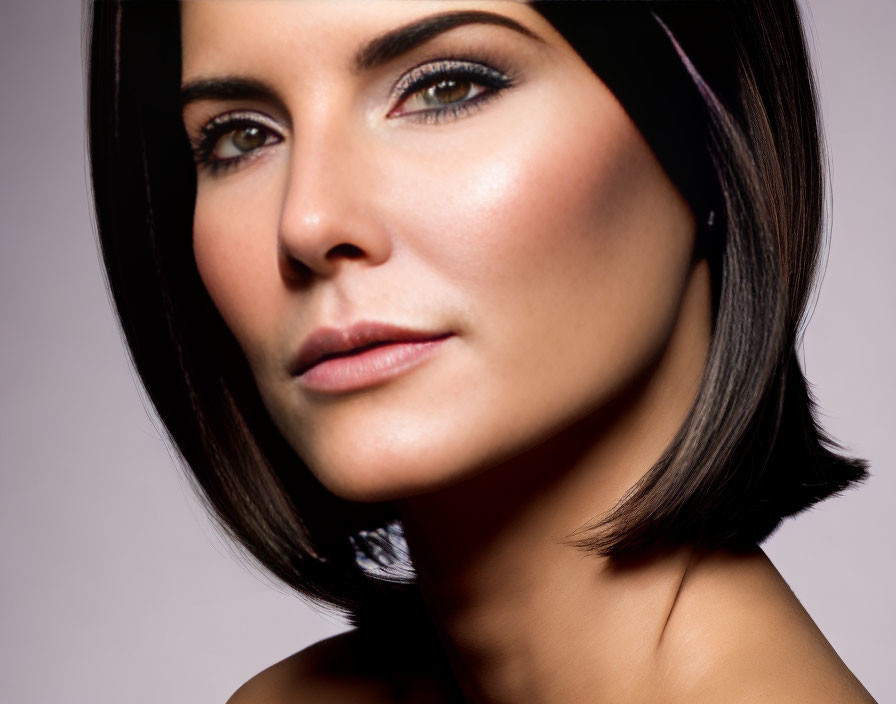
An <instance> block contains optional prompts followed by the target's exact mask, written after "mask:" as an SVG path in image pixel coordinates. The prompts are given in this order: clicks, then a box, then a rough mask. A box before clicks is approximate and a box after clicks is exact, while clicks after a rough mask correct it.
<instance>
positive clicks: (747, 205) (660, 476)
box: [89, 0, 866, 623]
mask: <svg viewBox="0 0 896 704" xmlns="http://www.w3.org/2000/svg"><path fill="white" fill-rule="evenodd" d="M686 4H687V5H688V10H687V12H682V11H681V7H682V6H683V5H684V3H669V2H656V3H647V2H637V3H632V2H630V3H621V4H620V3H605V2H590V3H589V2H574V3H535V6H536V9H538V10H539V11H541V12H543V13H544V15H545V17H547V18H548V19H549V20H550V21H552V22H553V23H554V24H555V26H556V27H558V29H559V30H560V31H561V33H563V34H564V36H565V37H567V39H568V40H569V41H570V43H571V44H572V45H573V47H574V48H575V49H576V50H577V51H579V53H580V54H581V55H582V56H583V57H584V58H585V59H586V60H589V57H590V48H593V46H594V42H595V41H596V40H595V38H594V37H593V36H592V35H589V33H588V31H586V29H587V28H588V27H595V26H603V27H607V26H612V21H614V17H615V18H616V21H623V20H624V18H625V17H637V16H640V17H642V18H646V20H645V21H649V22H650V23H652V24H651V26H653V27H654V28H655V29H656V28H659V29H660V30H661V31H662V33H663V41H668V42H669V43H670V44H669V46H672V47H673V48H674V49H675V51H676V52H679V51H680V52H681V56H682V64H681V65H682V66H683V67H684V68H685V69H686V71H687V75H688V76H689V80H690V87H691V89H692V90H694V91H696V93H695V94H696V95H697V96H698V98H699V110H700V112H701V120H700V122H699V124H700V125H701V128H700V129H701V131H700V140H701V149H702V150H703V151H705V154H706V155H707V159H708V161H707V163H709V164H710V168H711V182H712V183H711V185H710V186H708V187H707V189H708V190H706V197H707V200H708V201H709V202H711V203H712V204H713V207H714V211H713V212H714V216H713V219H714V224H713V226H712V227H711V228H706V231H705V232H702V234H701V236H702V237H703V238H704V244H703V246H705V248H706V250H705V251H706V256H707V257H708V259H709V262H710V268H711V271H712V278H713V298H714V310H715V321H714V330H713V337H712V342H711V347H710V351H709V356H708V360H707V364H706V368H705V370H704V374H703V379H702V385H701V388H700V391H699V393H698V396H697V398H696V400H695V402H694V405H693V407H692V408H691V411H690V413H689V415H688V416H687V418H686V420H685V421H684V423H683V424H682V426H681V428H680V430H679V432H678V434H677V436H676V437H675V439H674V440H673V441H672V442H671V443H670V445H669V447H668V448H667V450H666V452H665V453H664V455H663V456H662V457H661V458H660V460H659V461H658V462H657V463H656V465H655V466H654V467H652V468H650V469H649V471H647V472H646V473H645V475H644V477H643V478H642V479H641V481H640V482H639V483H638V484H637V485H636V486H635V487H633V489H632V490H631V491H630V492H629V493H628V494H627V495H626V496H625V497H623V499H622V500H621V501H620V503H619V504H618V505H617V506H616V507H615V508H614V509H613V510H612V511H611V512H610V513H609V514H608V515H606V516H604V517H603V518H602V519H601V521H600V522H599V523H598V524H597V525H596V526H592V527H591V528H589V530H588V531H586V532H584V533H582V534H580V535H577V536H574V538H573V542H574V543H575V544H577V545H579V546H580V547H582V548H584V549H587V550H593V551H596V552H599V553H601V554H605V555H609V556H613V557H622V556H625V555H630V554H632V553H635V552H637V551H639V550H642V549H644V548H648V547H650V546H652V545H655V544H657V543H660V542H672V543H684V542H689V543H696V544H701V545H705V546H721V545H725V546H731V547H737V546H743V545H750V544H753V543H755V542H759V541H762V540H763V539H764V538H766V537H767V536H768V535H769V534H770V533H771V532H772V531H773V530H774V529H775V528H776V526H777V525H778V524H779V523H780V521H781V520H782V518H784V517H786V516H789V515H792V514H794V513H797V512H799V511H801V510H803V509H805V508H807V507H808V506H811V505H812V504H814V503H815V502H817V501H819V500H821V499H823V498H825V497H827V496H830V495H832V494H834V493H836V492H839V491H841V490H842V489H844V488H845V487H847V486H848V485H850V484H851V483H852V482H855V481H858V480H861V479H863V478H864V477H865V475H866V472H865V464H864V462H862V461H860V460H855V459H849V458H846V457H843V456H842V455H841V454H839V452H838V448H837V446H836V445H835V444H834V443H833V442H832V441H831V440H830V439H829V438H828V437H826V436H825V435H824V433H823V432H822V431H821V430H820V428H819V426H818V425H817V423H816V421H815V411H814V403H813V400H812V397H811V395H810V393H809V389H808V387H807V383H806V380H805V378H804V376H803V373H802V370H801V369H800V365H799V361H798V359H797V356H796V354H795V345H796V343H797V341H798V340H797V335H798V331H799V326H800V324H801V322H802V317H803V315H804V311H805V307H806V303H807V300H808V297H809V295H810V292H811V287H812V283H813V280H814V276H815V273H816V269H817V266H818V261H819V254H820V249H821V246H822V233H823V230H822V221H823V204H824V192H825V191H824V179H823V176H824V174H823V168H822V165H823V160H822V153H821V140H820V136H819V133H820V131H819V124H818V118H817V110H816V99H815V90H814V86H813V77H812V73H811V69H810V66H809V62H808V58H807V53H806V47H805V43H804V38H803V32H802V27H801V24H800V18H799V14H798V11H797V8H796V5H795V2H794V1H793V0H729V1H728V2H711V3H686ZM676 7H677V8H678V9H676ZM613 13H616V14H615V15H614V14H613ZM639 13H640V15H639ZM625 21H628V20H625ZM583 28H585V29H583ZM695 28H696V31H695ZM707 34H708V35H709V36H710V37H711V38H714V39H715V41H710V42H708V43H707V41H706V36H707ZM696 37H702V39H700V40H699V41H698V40H697V39H696ZM89 42H90V43H89V47H90V48H89V129H90V158H91V170H92V171H91V173H92V179H93V189H94V198H95V205H96V213H97V225H98V229H99V235H100V242H101V247H102V254H103V258H104V261H105V265H106V271H107V276H108V282H109V286H110V288H111V291H112V295H113V297H114V301H115V305H116V307H117V309H118V313H119V316H120V319H121V325H122V329H123V331H124V335H125V338H126V340H127V344H128V347H129V349H130V352H131V355H132V358H133V362H134V365H135V367H136V369H137V371H138V373H139V375H140V378H141V380H142V382H143V384H144V386H145V388H146V390H147V393H148V395H149V398H150V399H151V401H152V403H153V405H154V407H155V409H156V411H157V412H158V414H159V417H160V418H161V420H162V422H163V423H164V425H165V428H166V429H167V431H168V433H169V435H170V439H171V441H172V443H173V444H174V445H175V446H176V447H177V449H178V451H179V452H180V454H181V456H182V457H183V459H184V461H185V463H186V465H187V466H188V467H189V469H190V470H191V473H192V477H193V478H194V479H195V483H196V486H197V488H198V489H199V491H200V493H201V495H202V496H203V497H204V498H205V500H206V502H207V504H208V506H209V508H210V509H211V511H212V513H213V515H215V516H216V518H217V519H218V521H219V522H220V524H221V525H222V526H223V527H224V529H225V530H226V531H227V532H228V533H229V534H230V535H231V536H232V537H233V538H234V539H235V540H236V541H237V542H238V543H239V544H241V545H242V546H244V547H245V549H246V550H247V551H248V552H249V553H250V554H251V555H253V556H254V557H255V558H256V559H257V560H258V561H259V562H260V563H261V564H262V565H264V566H265V567H266V568H267V569H268V570H270V571H271V572H272V573H273V574H275V575H276V576H277V577H279V578H280V579H281V580H283V581H284V582H285V583H286V584H288V585H290V586H291V587H293V588H295V589H296V590H298V591H299V592H300V593H302V594H304V595H305V596H307V597H310V598H312V599H314V600H316V601H317V602H319V603H323V604H327V605H330V606H332V607H335V608H336V609H338V610H341V611H342V612H343V613H345V614H347V615H348V616H350V617H351V618H352V619H353V620H354V621H355V622H356V623H359V622H363V621H364V620H365V618H366V615H367V614H371V613H374V612H376V611H384V610H385V611H388V609H387V608H386V605H387V604H389V603H391V604H394V605H400V604H402V603H410V602H411V601H413V600H414V599H415V598H416V597H415V595H416V591H415V586H414V585H413V584H412V583H407V582H402V581H396V580H394V579H391V578H386V577H383V576H382V575H381V574H378V573H377V571H376V570H375V569H371V565H374V566H376V565H379V566H381V567H384V568H388V567H389V566H390V565H391V564H392V563H394V562H395V561H396V560H399V559H400V556H399V555H397V554H396V550H397V548H396V544H397V543H396V539H395V535H396V525H395V518H394V516H392V515H390V512H389V511H388V507H386V506H382V505H375V504H374V505H367V504H355V503H352V502H348V501H345V500H342V499H340V498H337V497H336V496H334V495H332V494H331V493H330V492H329V491H327V490H326V489H325V488H324V487H323V486H322V485H321V484H320V483H319V482H318V481H317V480H316V479H315V478H314V476H313V475H312V474H311V472H310V471H308V469H307V467H305V465H304V464H303V462H302V460H301V458H299V457H298V456H297V455H296V453H295V452H294V451H293V450H292V448H291V447H289V445H288V444H287V443H286V441H285V440H284V438H283V437H282V436H281V435H280V433H279V432H278V431H277V430H276V429H275V428H274V425H273V423H272V421H271V419H270V418H269V417H268V415H267V413H266V411H265V409H264V407H263V405H262V402H261V399H260V398H259V394H258V390H257V388H256V386H255V383H254V380H253V378H252V374H251V372H250V370H249V368H248V365H247V363H246V360H245V358H244V356H243V354H242V352H241V351H240V349H239V347H238V346H237V344H236V341H235V340H234V338H233V336H232V335H231V333H230V332H229V330H228V329H227V327H226V325H225V324H224V322H223V320H222V319H221V317H220V315H219V314H218V312H217V310H216V309H215V306H214V305H213V303H212V301H211V300H210V298H209V296H208V294H207V293H206V291H205V289H204V287H203V285H202V283H201V281H200V279H199V275H198V273H197V270H196V265H195V261H194V258H193V252H192V219H193V207H194V201H195V189H196V184H195V168H194V163H193V158H192V154H191V150H190V147H189V143H188V140H187V137H186V135H185V133H184V129H183V125H182V121H181V114H180V96H179V89H180V28H179V13H178V5H177V3H176V2H161V1H157V2H151V3H150V2H113V1H112V0H94V2H93V4H92V15H91V17H90V39H89ZM589 47H590V48H589ZM716 51H718V52H726V54H725V56H726V60H725V61H720V60H717V59H718V57H716V56H714V52H716ZM589 63H590V65H592V68H594V70H595V72H596V73H597V74H598V75H599V76H601V75H602V67H601V66H600V65H597V63H596V60H594V61H589ZM616 75H617V78H619V77H622V78H620V79H619V80H620V85H621V84H622V83H624V80H625V79H624V76H625V71H624V66H623V69H622V70H619V69H617V72H616ZM649 89H650V86H636V87H635V90H649ZM616 91H617V94H619V92H620V91H621V88H619V87H616ZM641 128H642V129H643V130H645V134H648V132H647V131H646V130H647V128H645V127H644V126H643V125H641ZM648 140H649V141H650V137H649V134H648ZM651 144H652V146H654V148H655V149H656V148H657V147H656V142H655V141H652V142H651ZM659 155H660V157H661V160H663V154H662V153H660V154H659ZM663 161H664V166H666V167H667V169H669V170H670V173H673V174H674V170H673V167H672V166H670V162H668V161H665V160H663ZM702 192H703V191H701V193H702ZM690 200H691V202H692V203H693V202H694V199H693V198H691V199H690ZM210 350H212V351H213V352H210Z"/></svg>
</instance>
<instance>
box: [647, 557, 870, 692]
mask: <svg viewBox="0 0 896 704" xmlns="http://www.w3.org/2000/svg"><path fill="white" fill-rule="evenodd" d="M662 648H663V650H664V652H663V658H664V659H665V660H666V663H665V664H666V665H667V669H666V670H665V671H666V672H667V673H669V672H674V673H675V675H674V676H672V677H670V678H669V679H670V680H671V682H670V681H667V682H666V684H671V685H673V686H672V687H670V689H671V690H673V691H677V692H681V693H684V697H683V698H682V699H681V701H682V702H684V701H686V702H688V703H689V704H698V703H699V702H717V701H726V702H731V704H739V703H741V702H744V703H746V702H768V703H769V704H775V703H776V702H781V703H782V704H783V703H784V702H787V703H790V702H807V703H808V702H812V703H813V704H827V703H831V704H834V703H837V704H851V703H855V704H864V703H868V702H870V703H872V704H873V702H874V700H873V699H872V697H871V695H870V694H868V692H867V691H866V690H865V688H864V687H863V686H862V685H861V683H860V682H859V681H858V680H857V679H856V677H855V676H854V675H853V674H852V672H850V670H849V668H848V667H847V666H846V665H845V664H844V663H843V661H842V660H841V659H840V657H839V656H838V655H837V653H836V651H835V650H834V648H833V647H832V646H831V644H830V643H829V642H828V641H827V639H826V638H825V637H824V635H823V634H822V633H821V631H820V630H819V629H818V627H817V626H816V625H815V623H814V622H813V621H812V618H811V617H810V616H809V614H808V613H807V612H806V611H805V609H804V608H803V607H802V605H801V604H800V602H799V601H798V600H797V598H796V596H795V595H794V594H793V592H792V591H791V590H790V588H789V587H788V585H787V583H786V582H785V581H784V579H783V578H782V577H781V575H780V574H779V573H778V571H777V570H776V569H775V567H774V566H773V565H772V563H771V561H769V559H768V558H767V557H766V556H765V554H764V553H763V552H762V551H761V550H758V549H757V550H756V551H755V552H754V553H750V554H746V555H745V554H740V555H736V554H731V553H715V554H711V555H708V556H705V557H703V558H701V559H700V560H699V561H698V562H697V563H696V564H695V565H694V567H693V568H692V569H689V571H688V573H687V575H686V576H685V581H684V583H683V585H682V588H681V591H680V597H679V600H678V601H677V602H676V603H675V605H674V607H673V611H672V613H671V615H670V617H669V623H668V626H667V632H666V633H665V634H664V636H663V643H662Z"/></svg>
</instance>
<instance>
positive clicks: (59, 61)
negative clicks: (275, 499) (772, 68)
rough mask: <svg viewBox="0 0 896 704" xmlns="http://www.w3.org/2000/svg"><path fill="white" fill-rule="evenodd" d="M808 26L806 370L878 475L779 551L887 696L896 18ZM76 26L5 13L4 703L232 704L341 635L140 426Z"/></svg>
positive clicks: (14, 10)
mask: <svg viewBox="0 0 896 704" xmlns="http://www.w3.org/2000/svg"><path fill="white" fill-rule="evenodd" d="M806 10H807V20H808V24H809V27H810V33H811V35H812V36H811V38H810V39H811V42H812V44H813V50H814V52H815V54H816V60H817V64H816V66H817V71H818V74H819V79H820V88H821V101H822V108H823V115H824V120H825V124H826V128H827V136H828V140H829V146H830V160H831V165H832V186H833V188H832V191H833V211H832V231H833V238H832V245H831V247H830V256H829V260H828V263H827V267H826V272H825V276H824V285H823V287H822V288H821V293H820V296H819V297H818V301H817V306H816V309H815V313H814V316H813V317H812V320H811V323H810V325H809V327H808V332H807V334H806V338H805V345H804V360H805V366H806V370H807V374H808V378H809V380H810V381H811V382H812V383H813V385H814V387H815V391H816V393H817V397H818V399H819V402H820V405H821V408H822V411H823V421H824V423H825V425H826V426H827V428H828V429H829V430H830V431H831V432H832V434H833V435H834V437H836V438H838V439H840V440H842V441H844V442H845V443H846V444H847V445H848V446H849V447H850V448H851V449H852V450H854V451H855V452H856V453H857V454H859V455H860V456H864V457H866V458H868V459H869V460H870V461H871V465H872V472H873V477H872V479H871V480H870V481H869V482H868V484H866V485H865V486H864V487H862V488H860V489H859V490H854V491H851V492H849V493H847V494H846V495H844V496H843V497H841V498H839V499H834V500H832V501H828V502H826V503H824V504H822V505H821V506H819V507H817V508H816V509H815V510H813V511H811V512H809V513H807V514H804V515H803V516H801V517H799V518H797V519H795V520H791V521H788V522H787V523H786V524H785V525H784V526H783V527H782V528H781V530H780V531H779V532H778V533H777V534H775V535H774V536H773V538H772V539H771V540H770V541H769V542H768V543H767V545H766V548H767V551H768V553H769V554H770V556H771V558H772V559H773V561H774V562H775V564H776V565H777V566H778V568H779V570H780V571H781V572H782V573H783V575H784V576H785V578H786V579H787V580H788V582H789V583H790V585H791V586H792V588H793V589H794V591H795V592H796V594H797V595H798V596H799V598H800V599H801V600H802V602H803V604H804V605H805V606H806V608H807V609H808V610H809V612H810V613H811V614H812V615H813V617H814V618H815V620H816V621H817V623H818V625H819V626H820V627H821V629H822V630H823V631H824V633H825V634H826V635H827V637H828V638H829V640H830V641H831V642H832V643H833V645H834V646H835V648H836V649H837V651H838V652H839V653H840V655H841V657H842V658H843V659H844V660H845V661H846V663H847V664H848V665H849V666H850V667H851V668H852V670H853V671H854V672H855V673H856V675H857V676H858V677H859V678H860V679H861V680H862V681H863V682H864V683H865V685H866V686H867V687H868V689H869V690H870V691H871V693H872V694H873V695H874V696H875V697H876V698H877V699H878V700H879V701H881V702H886V701H896V676H894V674H893V669H894V665H896V606H894V595H896V564H894V563H896V560H894V557H896V554H894V553H896V548H894V526H896V519H894V512H896V475H894V460H896V440H894V437H893V435H894V425H896V424H894V420H896V412H894V410H893V403H894V401H896V384H894V379H896V372H894V363H896V362H894V358H896V324H894V323H896V315H894V309H896V284H894V277H893V271H894V270H896V236H894V234H896V233H894V227H893V222H894V212H893V211H894V204H896V203H894V201H896V177H894V161H896V149H894V146H896V140H894V131H893V116H894V114H896V80H894V79H893V74H894V69H896V42H894V41H893V40H892V32H893V29H894V28H896V2H893V0H850V2H844V1H843V0H809V1H808V2H807V4H806ZM80 12H81V9H80V3H78V2H75V1H74V0H3V3H2V6H0V71H2V91H0V143H2V152H0V159H2V161H0V163H2V176H0V178H2V189H0V190H2V193H0V223H2V253H0V323H2V327H0V340H2V348H0V383H2V386H0V393H2V396H0V399H2V400H0V433H2V435H0V438H2V440H0V558H2V562H0V701H3V702H10V703H11V704H55V703H57V702H58V703H60V704H62V703H65V704H75V703H78V702H90V703H91V704H104V703H109V704H113V703H114V704H129V703H131V702H134V703H145V704H150V703H151V704H158V702H166V703H168V702H170V703H177V702H191V703H205V702H208V703H214V704H223V702H224V701H225V700H226V699H227V697H228V696H229V694H230V693H231V692H232V691H233V690H234V689H235V688H236V687H237V686H238V685H239V684H240V683H242V682H243V681H244V680H245V679H247V678H248V677H250V676H251V675H252V674H254V673H255V672H257V671H258V670H260V669H262V668H263V667H265V666H267V665H269V664H271V663H273V662H275V661H276V660H278V659H280V658H282V657H285V656H286V655H288V654H290V653H292V652H294V651H296V650H298V649H300V648H303V647H305V646H306V645H308V644H310V643H312V642H314V641H316V640H318V639H320V638H322V637H324V636H325V635H328V634H332V633H335V632H337V631H339V630H341V629H343V628H344V626H343V625H342V624H340V623H339V622H337V621H335V620H334V619H332V618H328V617H326V616H324V615H322V614H319V613H316V612H314V611H312V610H311V609H309V608H308V607H307V606H306V605H305V604H304V603H303V602H301V601H300V600H299V599H297V598H296V597H294V596H292V595H290V594H288V593H286V592H285V591H283V590H281V589H279V588H278V587H276V585H273V584H272V583H271V582H270V581H268V580H266V579H265V578H264V577H261V576H259V575H257V574H254V573H253V572H252V571H251V570H250V569H248V568H246V567H244V566H242V565H241V564H240V563H239V562H238V561H237V560H235V559H234V556H233V554H232V552H231V550H230V548H228V547H227V546H226V544H225V543H224V542H223V541H222V540H221V539H220V538H219V537H218V536H217V534H216V533H215V531H214V529H213V528H212V526H211V523H210V522H209V521H208V519H207V518H206V517H205V515H204V513H203V511H202V509H201V508H200V507H199V505H198V503H197V501H196V500H195V499H194V497H193V496H192V494H191V490H190V487H189V485H188V484H187V482H186V481H185V479H183V477H182V475H181V473H180V470H179V469H178V467H177V465H176V463H175V462H174V461H173V459H172V458H171V457H170V456H169V453H168V450H167V448H166V445H165V443H164V442H163V441H162V440H161V439H160V435H159V432H158V430H157V428H156V426H155V424H154V421H153V420H152V419H151V417H150V415H149V414H148V411H147V409H146V408H144V405H143V402H142V401H141V394H140V393H139V391H138V388H137V384H136V381H135V377H134V373H133V372H132V370H131V369H130V367H129V363H128V361H127V357H126V354H125V352H124V349H123V346H122V343H121V340H120V336H119V332H118V328H117V324H116V322H115V320H114V318H113V315H112V313H111V310H110V306H109V301H108V297H107V294H106V291H105V288H104V285H103V280H102V277H101V273H100V268H99V265H98V258H97V251H96V247H95V243H94V230H93V222H92V216H91V211H90V204H89V186H88V179H87V168H86V163H85V152H86V148H85V136H84V134H85V125H84V109H83V95H84V86H83V76H82V49H81V37H82V27H81V25H82V19H81V16H80Z"/></svg>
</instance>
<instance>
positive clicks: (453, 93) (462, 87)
mask: <svg viewBox="0 0 896 704" xmlns="http://www.w3.org/2000/svg"><path fill="white" fill-rule="evenodd" d="M469 92H470V81H457V80H454V79H453V78H446V79H445V80H442V81H439V82H438V83H436V84H435V85H434V86H432V87H430V88H427V89H426V90H425V91H424V92H423V102H424V103H426V104H427V105H428V106H430V107H439V106H441V105H445V104H446V103H456V102H457V101H458V100H462V99H463V98H465V97H467V95H468V94H469Z"/></svg>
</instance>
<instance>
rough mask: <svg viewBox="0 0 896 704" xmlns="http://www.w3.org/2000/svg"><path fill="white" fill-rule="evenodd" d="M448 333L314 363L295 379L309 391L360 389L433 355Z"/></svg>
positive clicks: (323, 391) (402, 372)
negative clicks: (435, 337) (434, 337)
mask: <svg viewBox="0 0 896 704" xmlns="http://www.w3.org/2000/svg"><path fill="white" fill-rule="evenodd" d="M449 337H450V336H446V337H440V338H437V339H433V340H423V341H420V342H396V343H393V344H389V345H382V346H381V347H373V348H371V349H369V350H365V351H363V352H359V353H358V354H352V355H348V356H345V357H333V358H332V359H327V360H325V361H323V362H319V363H318V364H315V365H314V366H313V367H311V369H309V370H307V371H306V372H304V373H303V374H300V375H299V377H298V379H299V382H300V383H301V384H302V386H303V387H305V388H306V389H308V390H309V391H317V392H320V393H329V394H335V393H344V392H347V391H359V390H361V389H366V388H369V387H371V386H375V385H377V384H380V383H382V382H384V381H388V380H389V379H393V378H395V377H397V376H400V375H401V374H404V373H405V372H407V371H410V370H411V369H413V368H414V367H416V366H417V365H419V364H422V363H423V362H425V361H426V360H427V359H429V358H430V357H432V356H433V355H434V354H435V353H436V352H437V351H438V349H439V347H440V346H441V345H442V343H444V342H445V341H446V340H447V339H448V338H449Z"/></svg>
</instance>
